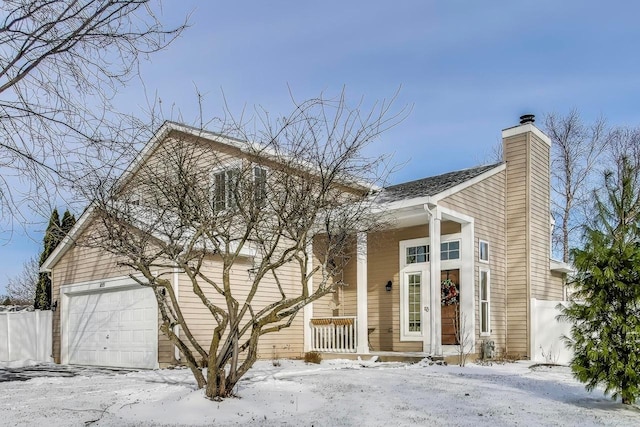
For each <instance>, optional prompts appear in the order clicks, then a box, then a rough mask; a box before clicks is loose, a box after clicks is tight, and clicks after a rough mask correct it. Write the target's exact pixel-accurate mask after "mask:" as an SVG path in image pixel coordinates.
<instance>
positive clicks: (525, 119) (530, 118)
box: [520, 114, 536, 125]
mask: <svg viewBox="0 0 640 427" xmlns="http://www.w3.org/2000/svg"><path fill="white" fill-rule="evenodd" d="M535 121H536V116H535V115H534V114H523V115H522V116H520V124H521V125H524V124H527V123H534V122H535Z"/></svg>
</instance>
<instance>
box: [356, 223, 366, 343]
mask: <svg viewBox="0 0 640 427" xmlns="http://www.w3.org/2000/svg"><path fill="white" fill-rule="evenodd" d="M356 252H357V263H356V277H357V293H356V295H357V296H356V298H357V303H358V308H357V312H356V314H357V316H358V317H357V326H358V331H357V334H358V346H357V352H358V353H361V354H363V353H364V354H366V353H369V321H368V318H367V307H368V301H367V299H368V298H367V291H368V285H367V233H358V237H357V245H356Z"/></svg>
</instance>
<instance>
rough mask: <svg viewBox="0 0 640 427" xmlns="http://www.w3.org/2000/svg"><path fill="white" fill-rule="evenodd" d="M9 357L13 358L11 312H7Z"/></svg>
mask: <svg viewBox="0 0 640 427" xmlns="http://www.w3.org/2000/svg"><path fill="white" fill-rule="evenodd" d="M7 355H8V356H9V360H13V359H12V358H11V312H7Z"/></svg>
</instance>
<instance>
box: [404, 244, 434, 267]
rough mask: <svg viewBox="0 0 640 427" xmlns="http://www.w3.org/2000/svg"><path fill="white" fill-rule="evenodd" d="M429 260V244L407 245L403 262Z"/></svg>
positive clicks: (412, 262)
mask: <svg viewBox="0 0 640 427" xmlns="http://www.w3.org/2000/svg"><path fill="white" fill-rule="evenodd" d="M419 262H429V245H418V246H408V247H407V248H406V260H405V264H417V263H419Z"/></svg>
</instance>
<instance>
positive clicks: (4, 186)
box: [0, 0, 186, 230]
mask: <svg viewBox="0 0 640 427" xmlns="http://www.w3.org/2000/svg"><path fill="white" fill-rule="evenodd" d="M159 6H160V3H159V2H154V1H153V0H6V1H4V2H2V4H0V140H1V141H2V142H1V143H0V158H1V159H2V160H1V161H0V173H1V175H2V178H3V179H2V180H1V181H0V212H1V214H2V216H1V218H2V220H3V221H4V224H0V229H9V230H10V229H11V228H12V226H13V222H14V221H15V220H17V221H18V222H22V223H24V221H25V219H26V218H25V215H24V212H25V211H26V208H27V207H28V208H30V209H36V207H37V206H38V205H42V204H43V203H42V202H43V201H44V202H47V201H49V200H51V199H53V198H55V196H56V195H59V194H60V192H61V189H63V190H62V191H65V192H66V191H68V190H70V189H73V187H74V186H75V185H76V184H77V182H78V181H80V180H82V179H85V178H86V175H87V168H95V167H101V166H102V165H105V164H110V165H111V167H114V165H115V167H118V166H122V165H123V160H125V161H127V160H128V159H130V158H131V155H132V154H133V151H132V149H134V148H135V144H134V143H135V142H136V141H139V140H140V139H139V138H138V137H139V136H140V135H138V134H137V132H138V131H137V129H142V128H143V127H142V126H140V123H139V122H138V121H137V120H136V119H133V118H130V117H125V116H123V115H121V114H117V113H114V112H113V110H114V109H113V108H112V106H111V100H112V99H113V97H114V96H115V94H116V93H117V92H118V90H119V89H120V88H122V87H123V86H124V85H125V84H126V83H127V82H128V81H129V80H130V79H131V78H132V77H134V76H135V75H137V73H138V65H139V61H140V60H141V59H145V58H147V57H148V56H149V55H150V54H152V53H154V52H157V51H159V50H162V49H164V48H165V47H166V46H167V45H168V44H169V43H171V42H172V41H173V40H174V39H175V38H176V37H178V36H179V35H180V34H181V32H182V31H183V29H184V28H185V27H186V23H183V24H181V25H178V26H176V27H171V28H167V27H165V26H164V25H163V24H162V22H161V21H160V19H159V17H158V15H157V12H158V11H159V10H160V9H159ZM127 123H130V125H129V126H126V124H127ZM145 136H146V135H143V137H145ZM45 204H46V203H45ZM48 211H49V209H48V206H47V209H46V211H45V212H48Z"/></svg>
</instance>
